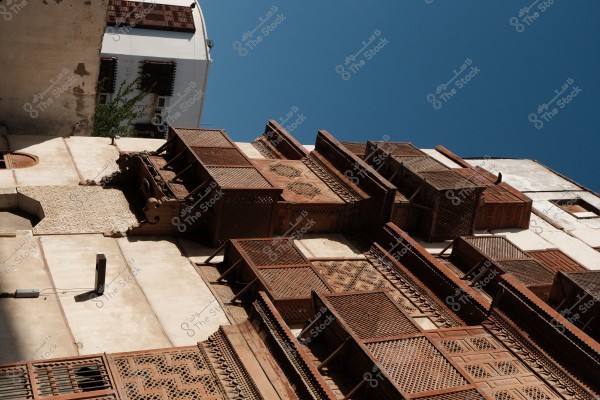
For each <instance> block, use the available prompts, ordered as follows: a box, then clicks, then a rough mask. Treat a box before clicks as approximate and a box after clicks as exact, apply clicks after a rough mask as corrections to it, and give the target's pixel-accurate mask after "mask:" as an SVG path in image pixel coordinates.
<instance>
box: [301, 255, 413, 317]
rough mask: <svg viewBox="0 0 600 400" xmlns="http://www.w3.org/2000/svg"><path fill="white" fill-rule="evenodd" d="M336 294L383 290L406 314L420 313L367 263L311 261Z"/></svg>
mask: <svg viewBox="0 0 600 400" xmlns="http://www.w3.org/2000/svg"><path fill="white" fill-rule="evenodd" d="M312 264H313V266H314V267H315V268H316V269H317V271H318V272H319V274H321V276H322V277H323V278H325V279H326V280H327V283H328V284H329V286H331V287H332V288H333V289H334V290H335V291H336V292H354V291H375V290H385V291H387V292H388V294H389V295H390V296H391V297H392V299H394V301H395V302H396V303H398V304H399V305H400V306H401V307H402V308H403V309H404V310H406V311H407V312H408V313H411V314H412V313H418V314H421V312H420V311H419V310H418V309H417V308H416V307H415V306H414V305H412V303H411V302H410V300H408V299H407V298H406V297H405V296H404V295H403V294H402V292H401V291H400V290H399V289H398V288H397V287H395V286H394V285H393V284H392V283H391V282H390V281H389V280H388V279H387V278H386V277H385V276H384V275H383V274H382V273H381V272H379V271H378V270H377V268H375V267H374V266H373V265H372V264H371V263H369V262H367V261H353V260H352V261H351V260H348V261H313V262H312Z"/></svg>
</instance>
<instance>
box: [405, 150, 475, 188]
mask: <svg viewBox="0 0 600 400" xmlns="http://www.w3.org/2000/svg"><path fill="white" fill-rule="evenodd" d="M394 158H395V159H396V161H398V162H401V163H402V164H403V165H404V166H405V167H406V168H408V169H410V170H411V171H414V172H423V171H447V170H449V168H448V167H446V166H445V165H444V164H442V163H440V162H439V161H437V160H436V159H434V158H432V157H429V156H423V157H398V156H394ZM469 183H470V182H469Z"/></svg>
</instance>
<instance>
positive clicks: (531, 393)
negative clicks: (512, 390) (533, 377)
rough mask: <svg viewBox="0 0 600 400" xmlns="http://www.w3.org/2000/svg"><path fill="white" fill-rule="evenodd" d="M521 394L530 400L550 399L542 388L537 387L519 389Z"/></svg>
mask: <svg viewBox="0 0 600 400" xmlns="http://www.w3.org/2000/svg"><path fill="white" fill-rule="evenodd" d="M521 390H522V392H523V393H525V394H526V395H527V397H528V398H529V399H530V400H550V399H552V397H550V396H549V395H548V392H546V391H545V390H544V389H543V388H541V387H539V386H530V387H526V388H523V389H521Z"/></svg>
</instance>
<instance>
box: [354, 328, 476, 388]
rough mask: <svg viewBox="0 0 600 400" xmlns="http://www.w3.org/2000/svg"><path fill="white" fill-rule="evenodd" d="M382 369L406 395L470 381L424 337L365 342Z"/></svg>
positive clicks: (450, 386)
mask: <svg viewBox="0 0 600 400" xmlns="http://www.w3.org/2000/svg"><path fill="white" fill-rule="evenodd" d="M366 346H367V348H368V349H369V351H370V352H371V353H373V355H374V356H375V359H376V360H378V361H379V363H380V365H381V366H382V369H383V371H384V372H386V373H387V375H388V376H389V377H390V378H391V379H392V381H393V382H394V383H395V384H396V385H398V386H399V387H400V388H401V389H402V391H403V392H405V393H408V394H415V393H422V392H427V391H431V390H441V389H450V388H453V387H457V386H465V385H468V384H469V382H468V381H467V380H466V379H465V378H464V377H463V376H462V375H461V374H460V372H459V371H458V370H457V369H456V368H454V366H453V365H452V364H451V363H450V362H449V361H448V360H447V359H446V357H444V355H443V354H442V353H440V351H439V350H438V349H436V348H435V346H433V344H431V342H429V340H428V339H427V338H426V337H416V338H407V339H399V340H390V341H385V342H372V343H367V344H366Z"/></svg>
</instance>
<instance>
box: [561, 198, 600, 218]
mask: <svg viewBox="0 0 600 400" xmlns="http://www.w3.org/2000/svg"><path fill="white" fill-rule="evenodd" d="M551 201H552V203H554V204H556V205H557V206H558V207H560V208H561V209H562V210H564V211H566V212H568V213H569V214H571V215H573V216H575V217H576V218H596V217H600V210H598V209H597V208H596V207H594V206H593V205H591V204H589V203H588V202H587V201H585V200H583V199H580V198H576V199H560V200H551Z"/></svg>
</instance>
